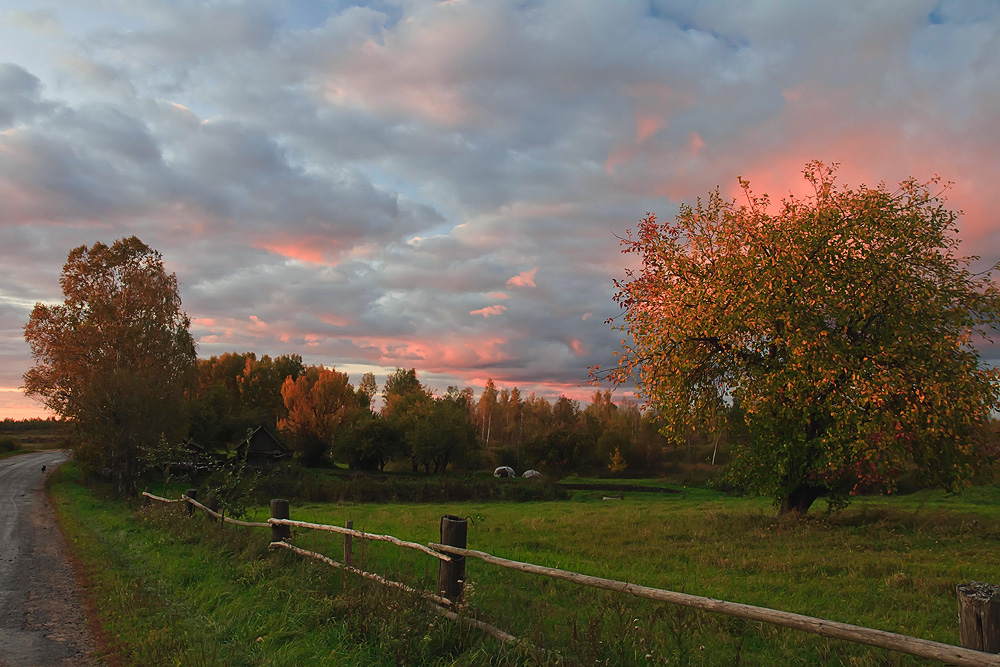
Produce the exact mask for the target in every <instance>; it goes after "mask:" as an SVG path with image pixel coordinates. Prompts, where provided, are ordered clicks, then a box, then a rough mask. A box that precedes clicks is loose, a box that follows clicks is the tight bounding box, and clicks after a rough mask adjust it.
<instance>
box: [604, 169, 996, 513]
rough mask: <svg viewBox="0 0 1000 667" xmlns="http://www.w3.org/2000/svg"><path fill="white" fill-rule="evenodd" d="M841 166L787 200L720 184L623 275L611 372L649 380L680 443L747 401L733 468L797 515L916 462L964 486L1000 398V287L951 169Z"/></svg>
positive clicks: (651, 233)
mask: <svg viewBox="0 0 1000 667" xmlns="http://www.w3.org/2000/svg"><path fill="white" fill-rule="evenodd" d="M835 172H836V166H835V165H834V167H832V168H831V167H826V166H824V165H823V164H822V163H819V162H813V163H810V164H809V165H807V166H806V168H805V170H804V175H805V178H806V179H807V180H808V181H809V182H810V183H811V184H812V186H813V188H814V193H813V194H811V195H809V196H807V197H802V198H799V197H794V196H789V197H788V198H786V199H783V200H782V201H781V202H780V204H773V203H772V202H771V201H770V200H769V198H768V197H767V196H766V195H763V196H757V195H754V194H753V193H752V192H751V190H750V186H749V183H747V182H745V181H743V180H742V179H741V181H740V183H741V186H742V189H743V191H744V195H745V198H746V203H741V204H737V202H736V201H735V200H726V199H724V198H723V197H722V196H721V194H720V193H719V191H718V189H716V191H715V192H712V193H710V194H709V196H708V199H707V200H704V201H703V200H702V199H700V198H699V199H698V200H697V202H696V203H695V204H694V205H693V206H692V205H683V206H681V207H680V212H679V213H678V215H677V216H676V219H675V221H674V222H673V223H661V222H659V221H658V220H657V219H656V217H655V216H654V215H652V214H648V215H647V217H646V218H645V219H644V220H643V221H642V222H641V223H640V225H639V226H638V228H637V229H636V230H635V231H634V232H633V231H631V230H630V231H629V232H628V234H627V236H626V237H625V238H624V239H623V240H622V246H623V252H624V253H628V254H632V255H635V256H637V257H638V258H639V259H640V260H641V268H639V269H637V270H634V271H627V272H626V278H625V279H624V280H621V281H617V282H616V288H617V293H616V296H615V300H616V302H617V303H618V304H619V305H620V306H621V308H622V310H623V318H622V319H621V320H620V321H619V322H618V323H616V324H615V327H616V328H617V329H618V330H620V331H622V332H623V333H625V334H626V338H625V339H623V340H622V345H623V348H624V349H623V352H622V353H621V355H620V356H619V359H618V363H617V366H616V367H615V368H614V369H612V370H611V372H610V373H609V376H610V378H611V379H612V380H613V381H617V382H626V381H629V380H633V379H634V380H635V381H636V383H637V385H638V388H639V390H640V392H641V393H642V394H643V395H644V396H645V398H646V399H647V401H648V402H649V403H650V404H651V405H652V406H653V407H655V408H656V410H657V411H658V413H659V415H660V418H661V419H662V430H663V433H664V434H665V435H667V436H669V437H673V438H678V439H679V438H681V437H683V436H684V435H685V434H686V433H689V432H690V431H691V429H692V428H695V427H702V428H704V427H705V426H706V425H707V424H711V423H712V421H713V420H714V421H717V420H715V416H716V415H718V414H719V412H720V409H721V408H724V407H725V406H726V405H728V404H732V403H733V402H736V403H737V404H738V405H739V406H740V408H741V409H740V412H741V414H742V415H743V416H744V419H745V422H746V423H745V427H746V432H747V433H748V436H749V437H747V438H746V441H745V442H744V443H743V444H741V445H739V446H738V447H737V448H736V451H734V452H733V457H734V458H733V462H732V463H731V465H730V467H729V473H728V476H729V479H730V480H731V481H734V482H736V483H738V484H739V485H740V486H742V487H744V488H746V489H748V490H750V491H753V492H758V493H761V494H764V495H770V496H771V497H773V498H774V499H775V500H776V502H778V503H779V504H780V506H781V509H782V511H790V510H795V511H799V512H805V511H807V510H808V508H809V506H810V505H811V504H812V502H813V501H814V500H815V499H816V498H818V497H821V496H827V497H830V498H832V499H834V500H835V501H840V500H844V499H846V498H847V497H848V496H849V495H850V494H852V493H857V492H859V491H862V490H865V489H868V488H872V487H882V488H885V489H887V490H891V489H892V487H893V484H894V481H895V479H896V478H897V476H898V475H899V474H900V473H901V472H902V471H903V470H905V469H907V468H910V467H915V468H916V470H918V471H919V473H920V474H921V475H922V477H923V478H924V481H926V482H930V483H934V484H936V485H939V486H942V487H945V488H949V489H953V488H955V487H956V486H958V485H961V484H962V483H964V482H966V481H967V480H968V478H969V476H970V474H971V472H972V471H973V470H974V469H975V468H976V466H977V465H978V464H979V463H981V456H982V455H983V454H982V451H981V450H980V448H979V447H978V444H979V440H978V437H979V434H980V432H981V429H982V426H983V424H984V423H985V422H987V421H988V419H989V416H990V413H991V411H992V410H995V409H996V408H997V407H998V398H1000V397H998V382H997V381H998V372H997V369H996V368H989V367H986V366H984V365H983V364H982V363H981V362H980V357H979V354H978V352H977V350H976V348H975V347H974V343H975V342H976V341H977V339H978V338H979V337H986V336H988V335H989V333H990V331H991V330H993V329H995V327H996V326H997V324H998V319H1000V292H998V290H997V288H996V286H995V285H994V283H993V282H992V280H991V278H990V274H989V273H988V272H987V273H985V274H974V273H973V272H972V270H971V266H972V263H973V262H975V261H977V260H978V258H976V257H961V256H960V255H959V254H958V246H959V239H958V238H957V236H956V228H955V227H956V220H957V217H958V214H957V213H956V212H954V211H951V210H948V209H947V208H945V206H944V204H943V201H942V199H941V196H940V194H935V193H932V191H931V188H932V187H938V186H939V182H938V181H937V180H936V179H935V180H932V181H931V182H929V183H919V182H917V181H915V180H913V179H910V180H906V181H904V182H902V183H900V184H899V187H898V188H897V189H894V190H889V189H888V188H887V187H886V186H885V185H884V184H881V185H879V186H878V187H866V186H860V187H858V188H856V189H849V188H846V187H840V186H838V185H837V184H836V182H835ZM995 268H996V267H994V270H995ZM596 375H600V371H599V369H598V370H597V371H596Z"/></svg>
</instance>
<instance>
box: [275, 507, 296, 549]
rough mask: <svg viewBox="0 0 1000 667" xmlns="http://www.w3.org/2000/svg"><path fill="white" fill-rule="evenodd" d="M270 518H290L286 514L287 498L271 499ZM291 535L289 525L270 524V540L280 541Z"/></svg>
mask: <svg viewBox="0 0 1000 667" xmlns="http://www.w3.org/2000/svg"><path fill="white" fill-rule="evenodd" d="M271 518H272V519H288V518H290V516H289V514H288V501H287V500H277V499H274V500H272V501H271ZM291 536H292V527H291V526H282V525H278V524H274V523H272V524H271V541H272V542H282V541H284V540H287V539H288V538H289V537H291Z"/></svg>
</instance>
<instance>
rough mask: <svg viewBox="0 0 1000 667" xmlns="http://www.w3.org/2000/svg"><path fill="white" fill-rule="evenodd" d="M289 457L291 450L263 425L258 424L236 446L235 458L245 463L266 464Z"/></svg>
mask: <svg viewBox="0 0 1000 667" xmlns="http://www.w3.org/2000/svg"><path fill="white" fill-rule="evenodd" d="M291 458H292V450H290V449H289V448H288V447H286V446H285V445H283V444H282V443H281V442H279V441H278V439H277V438H275V437H274V436H273V435H271V432H270V431H268V430H267V429H266V428H265V427H263V426H258V427H257V428H256V429H254V430H253V431H252V432H251V433H250V434H249V435H248V436H247V437H246V439H245V440H243V442H241V443H240V444H239V445H237V446H236V460H237V461H245V462H246V463H247V465H252V466H268V465H272V464H274V463H280V462H281V461H287V460H289V459H291Z"/></svg>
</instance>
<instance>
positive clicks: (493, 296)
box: [486, 292, 510, 299]
mask: <svg viewBox="0 0 1000 667" xmlns="http://www.w3.org/2000/svg"><path fill="white" fill-rule="evenodd" d="M486 297H487V298H489V299H509V298H510V295H509V294H506V293H505V292H490V293H489V294H487V295H486Z"/></svg>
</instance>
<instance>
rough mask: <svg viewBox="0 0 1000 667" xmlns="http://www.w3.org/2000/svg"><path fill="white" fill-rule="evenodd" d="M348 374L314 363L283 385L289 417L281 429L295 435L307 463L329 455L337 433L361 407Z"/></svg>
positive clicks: (295, 442) (299, 450) (282, 394)
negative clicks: (328, 452)
mask: <svg viewBox="0 0 1000 667" xmlns="http://www.w3.org/2000/svg"><path fill="white" fill-rule="evenodd" d="M348 380H349V378H348V376H347V374H346V373H341V372H339V371H337V370H335V369H332V368H324V367H322V366H310V367H309V368H307V369H306V372H305V374H303V375H301V376H299V377H298V378H295V379H293V378H291V377H288V378H286V379H285V382H284V384H282V385H281V397H282V398H283V399H284V401H285V407H286V409H287V410H288V416H287V417H285V418H284V419H282V420H280V421H279V422H278V428H280V429H281V430H282V431H285V432H286V433H288V434H289V435H291V436H292V440H293V442H294V444H295V446H296V449H297V450H298V452H299V455H300V456H301V458H302V460H303V462H304V463H306V464H307V465H316V464H318V463H320V462H321V461H322V459H323V456H324V455H325V454H326V451H327V449H328V448H329V446H330V443H331V442H332V441H333V439H334V435H335V434H336V433H337V431H338V430H340V429H342V428H343V427H344V426H346V425H347V424H348V423H350V422H351V421H352V420H353V419H354V417H355V415H356V414H357V413H358V412H359V410H360V409H361V406H360V405H359V403H358V397H357V395H356V394H355V393H354V387H352V386H351V385H350V384H349V382H348Z"/></svg>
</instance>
